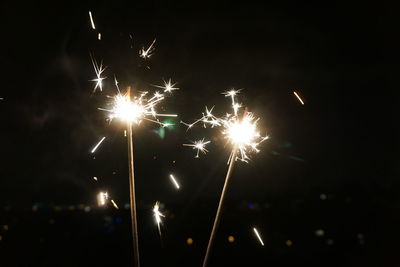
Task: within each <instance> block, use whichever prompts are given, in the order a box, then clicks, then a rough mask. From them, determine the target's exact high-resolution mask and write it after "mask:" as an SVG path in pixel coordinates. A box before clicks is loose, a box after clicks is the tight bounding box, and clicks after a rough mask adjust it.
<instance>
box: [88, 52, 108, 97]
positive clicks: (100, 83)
mask: <svg viewBox="0 0 400 267" xmlns="http://www.w3.org/2000/svg"><path fill="white" fill-rule="evenodd" d="M90 58H91V59H92V64H93V68H94V72H95V73H96V78H95V79H93V80H90V81H92V82H96V85H95V87H94V88H93V93H95V92H96V90H97V88H99V89H100V91H103V80H104V79H106V78H107V77H101V74H102V73H103V72H104V71H105V69H106V68H107V67H103V62H100V65H99V64H97V61H96V59H94V58H93V56H92V55H90Z"/></svg>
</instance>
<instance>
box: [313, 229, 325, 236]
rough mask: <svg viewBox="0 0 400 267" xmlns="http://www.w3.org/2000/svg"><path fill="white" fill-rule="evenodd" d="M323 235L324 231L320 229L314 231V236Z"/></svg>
mask: <svg viewBox="0 0 400 267" xmlns="http://www.w3.org/2000/svg"><path fill="white" fill-rule="evenodd" d="M324 234H325V231H324V230H322V229H318V230H315V235H316V236H323V235H324Z"/></svg>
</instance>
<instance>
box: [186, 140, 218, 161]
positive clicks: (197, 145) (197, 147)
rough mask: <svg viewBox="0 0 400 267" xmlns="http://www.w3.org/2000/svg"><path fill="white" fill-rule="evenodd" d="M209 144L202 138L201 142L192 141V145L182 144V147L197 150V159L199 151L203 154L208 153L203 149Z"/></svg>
mask: <svg viewBox="0 0 400 267" xmlns="http://www.w3.org/2000/svg"><path fill="white" fill-rule="evenodd" d="M209 143H211V141H204V138H203V139H202V140H197V141H194V142H193V144H183V145H184V146H190V147H193V149H195V150H197V153H196V156H195V158H198V157H199V153H200V151H201V152H202V153H203V154H206V153H207V152H208V150H207V149H206V148H205V146H206V145H207V144H209Z"/></svg>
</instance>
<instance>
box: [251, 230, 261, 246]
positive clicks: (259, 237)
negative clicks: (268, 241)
mask: <svg viewBox="0 0 400 267" xmlns="http://www.w3.org/2000/svg"><path fill="white" fill-rule="evenodd" d="M253 231H254V233H255V235H256V236H257V238H258V241H260V243H261V245H262V246H264V242H263V241H262V239H261V236H260V234H259V233H258V231H257V229H256V228H255V227H253Z"/></svg>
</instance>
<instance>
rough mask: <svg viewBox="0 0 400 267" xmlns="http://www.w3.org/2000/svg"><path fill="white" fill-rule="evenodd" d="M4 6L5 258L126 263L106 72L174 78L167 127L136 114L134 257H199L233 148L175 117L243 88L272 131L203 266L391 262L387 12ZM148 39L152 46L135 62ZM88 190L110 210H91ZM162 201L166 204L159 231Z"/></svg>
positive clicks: (333, 7) (371, 6)
mask: <svg viewBox="0 0 400 267" xmlns="http://www.w3.org/2000/svg"><path fill="white" fill-rule="evenodd" d="M0 10H1V11H0V12H1V25H2V26H1V28H2V32H1V33H0V34H1V36H2V45H1V47H2V49H1V57H0V60H1V61H0V62H1V65H0V66H1V69H2V79H1V83H0V97H3V98H4V100H3V101H0V114H1V116H0V120H1V121H0V125H1V127H0V128H1V131H0V136H1V138H0V149H1V150H0V151H1V163H0V166H1V168H0V174H1V179H0V209H1V212H0V236H1V240H0V255H1V258H0V261H1V265H2V266H88V265H89V266H92V265H98V266H99V265H100V266H102V265H115V266H130V265H131V264H132V254H131V240H130V224H129V213H128V209H126V208H125V207H124V204H125V203H128V202H129V199H128V197H129V191H128V179H127V164H126V163H127V151H126V138H125V137H124V136H123V129H124V126H123V125H122V124H121V123H118V122H112V123H111V124H109V123H108V122H106V118H105V114H104V112H101V111H99V110H97V108H98V107H104V105H105V104H106V102H107V98H106V95H113V94H115V88H114V86H113V76H114V74H115V75H116V76H117V78H118V80H119V81H120V86H121V88H126V86H128V85H132V86H134V87H135V88H140V89H146V90H147V89H148V90H150V91H154V90H155V88H154V87H151V86H150V85H151V84H161V83H162V79H169V78H172V79H173V81H177V82H178V84H177V86H178V87H179V88H180V90H179V91H174V94H173V95H172V96H171V97H168V98H167V99H166V100H165V101H164V102H163V104H162V105H161V107H160V108H161V109H162V110H165V111H167V112H169V113H177V114H179V118H178V119H177V120H176V122H177V124H176V125H175V126H174V127H173V128H171V129H166V131H165V137H163V138H162V137H160V136H159V135H158V134H157V131H158V130H159V129H158V127H157V126H156V125H154V124H151V123H146V122H145V123H143V125H141V126H140V127H138V128H137V130H136V131H135V133H134V143H135V164H136V176H137V178H136V179H137V180H136V182H137V198H138V207H139V214H138V216H139V235H140V246H141V253H142V255H141V256H142V265H143V266H155V265H156V264H158V265H161V264H162V265H164V266H200V265H201V260H202V257H203V255H204V252H205V246H206V241H207V239H208V235H209V232H210V230H211V224H212V219H213V216H214V214H215V210H216V205H217V201H218V195H219V192H220V190H221V187H222V183H223V178H224V174H225V172H226V160H227V157H228V155H229V146H228V145H226V142H225V141H224V140H223V139H222V137H221V136H220V133H219V131H218V130H217V129H206V130H205V129H203V128H202V127H197V128H195V129H193V130H191V131H188V132H186V128H185V127H184V126H183V125H181V124H179V120H183V121H187V122H190V121H193V120H195V119H196V118H198V117H199V116H200V114H201V111H203V109H204V106H205V105H207V106H209V107H210V106H213V105H215V106H216V107H215V109H214V110H215V113H216V114H220V115H223V114H224V113H225V112H226V111H227V110H228V109H229V103H230V102H229V99H228V98H225V97H224V96H223V95H221V92H223V91H225V90H227V89H230V88H233V87H234V88H244V89H243V90H242V91H241V94H240V95H239V99H240V102H241V103H243V104H244V105H245V106H247V107H248V108H249V110H250V111H253V112H254V113H255V114H256V115H257V116H259V117H260V118H261V120H260V128H261V129H263V131H267V133H268V134H269V135H270V137H271V139H269V140H267V141H266V142H265V143H263V144H262V145H261V146H260V149H261V151H260V153H258V154H253V155H252V156H251V161H250V162H249V163H239V164H238V165H237V166H236V169H235V172H234V178H233V179H232V183H231V185H230V187H229V191H228V195H227V202H226V207H225V210H224V214H223V219H222V222H221V225H220V228H219V232H218V238H217V242H216V246H215V248H214V250H213V256H212V260H211V265H215V266H224V265H229V264H230V265H241V266H267V265H268V266H271V265H273V266H289V265H290V266H294V265H295V266H321V265H325V266H360V265H364V266H398V264H399V263H400V260H399V259H398V256H397V254H398V253H397V248H398V247H399V245H398V243H399V230H398V225H399V223H400V220H399V219H400V217H399V215H398V214H399V208H400V202H399V198H398V189H399V188H398V186H399V182H398V176H399V175H398V174H399V168H398V165H397V163H398V153H397V150H398V140H397V136H398V132H397V120H398V118H397V114H398V112H397V98H398V96H399V95H398V93H397V90H391V89H390V88H391V87H395V86H394V85H395V84H397V83H396V82H395V80H396V78H395V77H396V76H397V72H398V69H399V68H398V64H397V61H396V60H395V58H396V54H397V53H396V52H395V51H396V49H397V48H396V47H397V44H398V42H397V37H396V36H397V35H398V29H397V28H398V24H397V23H396V19H395V15H396V7H395V6H394V5H391V4H388V3H379V4H377V3H365V2H362V3H352V4H349V3H340V4H339V3H329V4H326V5H324V6H322V5H315V4H305V3H297V4H293V3H284V2H283V3H280V4H279V5H278V4H272V3H271V4H262V3H258V2H254V3H252V2H250V3H248V2H246V3H231V2H228V1H221V2H219V3H212V2H187V3H183V4H182V3H171V2H169V3H167V2H164V3H159V2H156V1H147V2H135V3H133V2H132V3H131V2H115V1H96V2H92V3H85V4H83V3H72V2H65V3H61V2H60V3H56V2H48V3H46V2H42V3H37V4H28V5H26V4H22V3H21V4H18V3H14V4H11V3H7V2H5V3H2V4H1V8H0ZM89 10H91V11H92V13H93V16H94V21H95V24H96V30H92V29H91V26H90V22H89V16H88V11H89ZM98 32H101V34H102V40H101V41H99V40H97V33H98ZM130 35H131V37H132V38H130V37H129V36H130ZM154 38H157V41H156V44H155V47H156V49H155V54H154V55H153V56H152V57H151V58H150V59H149V60H143V59H141V58H139V57H138V50H139V49H140V48H141V47H142V46H143V45H144V46H148V45H149V44H150V43H151V41H152V40H153V39H154ZM90 53H92V54H93V55H94V56H95V57H96V58H97V59H98V60H99V61H100V60H101V59H103V62H104V64H105V65H107V66H108V68H107V70H106V71H105V76H107V77H108V79H106V80H105V82H104V91H103V92H101V93H99V92H97V93H94V94H92V90H93V85H94V83H93V82H91V81H89V80H91V79H93V78H94V77H95V74H94V71H93V68H92V65H91V61H90V56H89V54H90ZM294 90H295V91H297V92H299V93H300V94H301V96H302V97H303V99H304V101H305V103H306V104H305V105H304V106H303V105H301V104H300V103H299V101H298V100H297V99H296V98H295V96H294V95H293V91H294ZM102 136H107V139H106V141H105V142H104V143H103V144H102V146H101V147H100V148H99V149H98V151H97V152H96V154H95V158H94V157H93V155H92V154H90V150H91V148H92V147H93V145H94V144H95V143H96V142H97V141H98V140H99V139H100V138H101V137H102ZM202 137H206V139H209V140H211V141H212V143H211V144H210V145H209V146H208V149H209V150H210V152H209V153H208V154H207V155H201V157H200V158H199V159H195V158H194V151H193V150H191V149H190V148H187V147H183V146H182V144H183V143H188V142H190V141H191V140H196V139H199V138H202ZM171 172H172V173H174V174H175V175H176V176H177V177H179V180H180V182H181V184H182V189H181V190H180V191H176V190H175V189H174V188H173V186H172V185H171V183H170V181H169V179H168V174H169V173H171ZM93 176H97V177H99V178H100V179H99V182H95V181H94V180H93V179H92V177H93ZM100 190H108V192H109V193H110V195H112V197H113V199H115V201H116V202H117V203H118V204H119V205H120V209H119V210H115V209H114V208H113V207H112V206H111V205H110V206H108V207H105V208H97V207H96V194H97V193H98V192H99V191H100ZM156 200H159V201H161V202H162V203H163V204H165V207H163V211H164V212H165V213H166V214H167V218H166V219H165V223H164V225H163V237H162V238H161V239H160V238H159V236H158V233H157V228H156V225H155V224H154V222H153V218H152V213H151V206H152V205H153V204H154V202H155V201H156ZM84 207H90V208H91V210H90V212H85V211H84V210H83V209H84ZM253 226H257V227H258V229H259V230H260V231H261V232H262V235H263V238H264V241H265V243H266V246H265V247H261V246H260V245H259V243H258V241H257V240H256V239H255V237H254V235H253V233H252V232H251V228H252V227H253ZM318 229H323V230H324V232H325V234H324V235H323V236H317V235H316V233H315V231H316V230H318ZM229 235H232V236H234V237H235V242H234V243H228V242H227V237H228V236H229ZM188 237H191V238H193V240H194V243H193V245H191V246H189V245H187V244H186V239H187V238H188ZM287 240H291V242H292V246H288V245H287Z"/></svg>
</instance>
